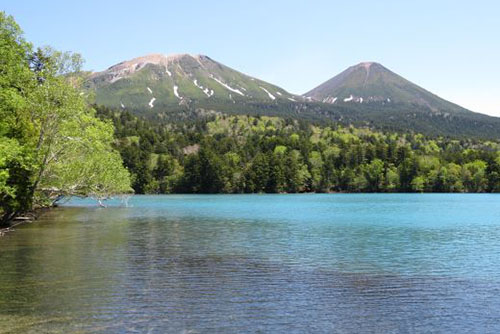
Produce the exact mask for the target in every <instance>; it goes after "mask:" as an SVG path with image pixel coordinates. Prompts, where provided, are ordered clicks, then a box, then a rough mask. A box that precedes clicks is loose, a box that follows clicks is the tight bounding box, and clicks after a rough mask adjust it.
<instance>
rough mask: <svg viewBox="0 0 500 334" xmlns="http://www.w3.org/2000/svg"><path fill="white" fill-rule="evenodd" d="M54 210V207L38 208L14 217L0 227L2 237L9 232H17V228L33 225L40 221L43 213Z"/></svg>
mask: <svg viewBox="0 0 500 334" xmlns="http://www.w3.org/2000/svg"><path fill="white" fill-rule="evenodd" d="M52 208H53V207H47V208H38V209H34V210H32V211H28V212H25V213H22V214H19V215H17V216H15V217H13V218H12V219H10V220H8V221H7V222H6V224H5V225H2V226H0V237H3V236H5V235H6V234H7V233H9V232H13V231H15V227H17V226H20V225H24V224H30V223H33V222H34V221H36V220H38V218H39V217H40V215H41V214H42V213H43V212H45V211H47V210H50V209H52Z"/></svg>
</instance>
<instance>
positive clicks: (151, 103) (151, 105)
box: [148, 97, 156, 108]
mask: <svg viewBox="0 0 500 334" xmlns="http://www.w3.org/2000/svg"><path fill="white" fill-rule="evenodd" d="M155 100H156V98H154V97H153V98H152V99H151V101H149V103H148V105H149V107H150V108H153V107H154V105H153V103H154V102H155Z"/></svg>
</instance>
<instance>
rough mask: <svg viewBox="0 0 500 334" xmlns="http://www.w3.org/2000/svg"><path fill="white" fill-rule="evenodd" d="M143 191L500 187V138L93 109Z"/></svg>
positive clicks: (495, 189)
mask: <svg viewBox="0 0 500 334" xmlns="http://www.w3.org/2000/svg"><path fill="white" fill-rule="evenodd" d="M97 110H98V115H99V117H101V118H102V119H104V120H109V119H111V120H112V121H113V123H114V125H115V129H116V142H115V147H116V149H117V150H118V151H119V152H120V154H121V156H122V158H123V161H124V164H125V166H126V167H127V168H128V169H129V171H130V173H131V176H132V187H133V188H134V190H135V192H136V193H139V194H143V193H145V194H163V193H165V194H166V193H260V192H266V193H295V192H499V191H500V144H499V143H498V142H493V141H481V140H477V139H469V140H456V139H450V138H442V137H425V136H423V135H421V134H417V133H396V132H381V131H375V130H372V129H369V128H362V127H353V126H341V125H339V124H338V123H332V124H330V126H318V125H314V124H312V123H310V122H307V121H299V120H294V119H283V118H278V117H268V116H243V115H225V114H220V113H214V114H212V115H206V116H204V117H198V118H197V119H194V120H191V121H187V120H183V121H182V122H174V121H169V122H162V121H160V120H154V121H151V120H147V119H143V118H138V117H136V116H134V115H132V114H130V113H128V112H123V111H117V110H111V109H107V108H104V107H100V108H99V107H97Z"/></svg>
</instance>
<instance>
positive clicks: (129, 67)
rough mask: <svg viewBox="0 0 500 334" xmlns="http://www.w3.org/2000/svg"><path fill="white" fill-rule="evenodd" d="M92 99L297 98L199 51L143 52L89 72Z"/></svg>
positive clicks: (165, 103)
mask: <svg viewBox="0 0 500 334" xmlns="http://www.w3.org/2000/svg"><path fill="white" fill-rule="evenodd" d="M87 86H88V87H89V88H91V89H94V90H95V92H96V102H97V103H98V104H103V105H106V106H109V107H121V108H123V109H129V108H130V109H132V110H142V109H153V108H154V109H155V110H157V109H159V108H165V107H172V106H174V105H186V104H190V103H191V102H196V103H197V105H208V104H210V105H214V104H217V105H221V104H224V105H226V104H231V105H233V104H235V103H238V102H242V103H246V102H249V103H250V102H265V103H277V102H278V101H280V100H282V101H287V102H293V101H297V100H299V99H300V97H298V96H295V95H293V94H290V93H288V92H287V91H285V90H284V89H282V88H280V87H277V86H274V85H272V84H269V83H267V82H265V81H262V80H259V79H257V78H253V77H250V76H248V75H245V74H243V73H241V72H238V71H236V70H233V69H231V68H229V67H227V66H225V65H223V64H221V63H218V62H216V61H214V60H212V59H211V58H209V57H208V56H205V55H192V54H173V55H164V54H149V55H146V56H142V57H137V58H134V59H131V60H127V61H123V62H121V63H118V64H116V65H113V66H111V67H109V68H108V69H107V70H105V71H102V72H97V73H94V74H92V75H91V76H90V78H89V80H88V82H87Z"/></svg>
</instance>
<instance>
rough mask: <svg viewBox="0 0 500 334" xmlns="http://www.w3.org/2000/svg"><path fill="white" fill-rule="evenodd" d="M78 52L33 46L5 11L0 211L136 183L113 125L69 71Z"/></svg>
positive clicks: (5, 215)
mask: <svg viewBox="0 0 500 334" xmlns="http://www.w3.org/2000/svg"><path fill="white" fill-rule="evenodd" d="M81 62H82V60H81V57H80V56H79V55H76V54H68V53H60V52H56V51H53V50H52V49H49V48H46V49H45V51H44V50H42V49H38V50H36V51H33V50H32V49H31V45H30V44H29V43H27V42H26V41H24V39H23V37H22V32H21V30H20V28H19V27H18V25H17V24H16V23H15V21H14V20H13V18H12V17H9V16H6V15H5V14H4V13H3V12H0V218H1V220H2V221H6V220H7V219H9V218H10V217H12V216H13V215H15V214H16V213H17V212H20V211H25V210H30V209H32V208H33V207H40V206H45V205H51V204H53V203H54V202H55V201H57V200H58V199H60V198H61V197H62V196H72V195H77V196H94V197H96V198H99V199H102V198H105V197H108V196H110V195H112V194H116V193H123V192H129V191H131V189H130V186H129V183H130V182H129V175H128V172H127V170H126V169H124V167H123V165H122V161H121V157H120V155H119V154H118V153H117V152H116V151H115V150H114V149H113V148H112V146H111V144H112V142H113V140H114V137H113V126H112V124H111V123H107V122H103V121H101V120H99V119H98V118H96V117H95V111H94V110H93V109H91V108H90V107H89V106H88V104H87V103H86V101H85V100H84V99H83V97H82V94H81V93H80V91H79V90H78V89H77V88H75V86H74V84H72V83H70V82H68V80H67V79H66V78H65V77H64V76H62V75H61V74H64V73H63V72H64V71H68V70H70V69H71V70H75V69H77V68H78V67H79V66H80V65H81Z"/></svg>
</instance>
